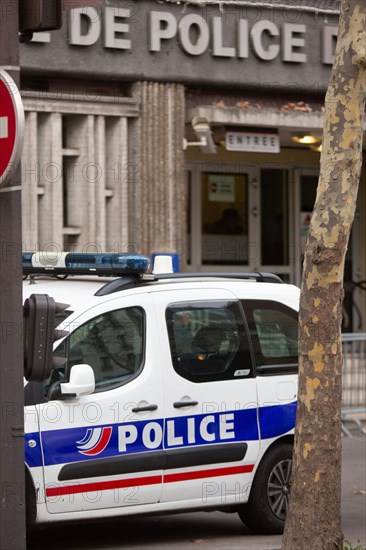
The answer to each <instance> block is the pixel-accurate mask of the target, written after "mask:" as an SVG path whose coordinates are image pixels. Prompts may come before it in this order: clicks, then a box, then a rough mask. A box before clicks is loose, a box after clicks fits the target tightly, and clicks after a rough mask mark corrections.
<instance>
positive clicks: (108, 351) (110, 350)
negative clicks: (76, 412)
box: [49, 307, 145, 391]
mask: <svg viewBox="0 0 366 550" xmlns="http://www.w3.org/2000/svg"><path fill="white" fill-rule="evenodd" d="M144 332H145V315H144V312H143V310H142V309H141V308H139V307H131V308H126V309H119V310H116V311H108V312H106V313H103V314H102V315H99V316H98V317H94V319H91V320H90V321H88V322H87V323H84V324H83V325H81V326H80V327H78V328H77V329H76V330H75V331H74V332H72V333H71V334H70V336H69V337H68V338H66V339H65V340H64V342H63V343H62V344H61V346H60V353H59V355H64V356H65V355H66V357H67V363H66V365H65V367H66V373H68V372H69V371H70V368H71V367H72V366H73V365H76V364H78V363H87V364H88V365H90V366H91V367H92V369H93V371H94V375H95V390H96V391H103V390H107V389H110V388H113V387H116V386H119V385H121V384H124V383H126V382H128V381H129V380H131V379H132V378H134V377H135V376H136V375H137V374H138V373H139V372H140V370H141V369H142V366H143V360H144V345H145V336H144ZM57 352H58V350H56V353H57ZM64 372H65V369H58V376H59V380H61V381H62V379H63V377H64ZM53 374H54V373H53ZM51 378H52V375H51ZM50 382H51V383H52V380H51V381H50ZM49 385H51V384H49Z"/></svg>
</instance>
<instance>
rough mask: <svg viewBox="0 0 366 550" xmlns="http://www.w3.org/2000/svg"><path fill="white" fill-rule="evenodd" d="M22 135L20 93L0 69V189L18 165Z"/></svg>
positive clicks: (22, 113)
mask: <svg viewBox="0 0 366 550" xmlns="http://www.w3.org/2000/svg"><path fill="white" fill-rule="evenodd" d="M23 134H24V110H23V104H22V100H21V97H20V91H19V89H18V87H17V85H16V84H15V82H14V80H13V79H12V78H11V76H10V75H9V74H8V73H7V72H6V71H3V70H1V69H0V187H1V186H2V185H4V184H5V183H6V181H7V180H8V179H9V177H10V176H11V174H12V173H13V171H14V170H15V168H16V167H17V165H18V162H19V160H20V155H21V152H22V144H23Z"/></svg>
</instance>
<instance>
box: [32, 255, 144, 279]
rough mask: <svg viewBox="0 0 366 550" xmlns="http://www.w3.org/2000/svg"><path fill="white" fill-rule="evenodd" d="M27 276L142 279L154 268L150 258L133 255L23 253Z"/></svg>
mask: <svg viewBox="0 0 366 550" xmlns="http://www.w3.org/2000/svg"><path fill="white" fill-rule="evenodd" d="M22 265H23V274H24V275H37V274H41V273H43V274H48V275H98V276H100V277H102V276H119V275H125V274H137V275H142V274H144V273H146V271H147V270H148V269H149V267H150V260H149V258H147V257H146V256H140V255H139V254H129V253H119V254H118V253H117V254H114V253H107V252H106V253H95V254H94V253H83V252H62V253H60V252H23V253H22Z"/></svg>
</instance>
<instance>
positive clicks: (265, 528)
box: [238, 443, 292, 534]
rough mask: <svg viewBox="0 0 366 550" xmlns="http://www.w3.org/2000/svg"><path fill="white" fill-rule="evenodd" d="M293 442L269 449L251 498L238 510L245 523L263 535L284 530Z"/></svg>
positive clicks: (254, 483)
mask: <svg viewBox="0 0 366 550" xmlns="http://www.w3.org/2000/svg"><path fill="white" fill-rule="evenodd" d="M291 469H292V445H291V444H290V443H284V444H282V445H279V446H277V447H275V448H274V449H273V450H270V451H268V453H267V454H266V455H264V457H263V459H262V462H261V463H260V465H259V467H258V470H257V473H256V474H255V477H254V481H253V485H252V488H251V491H250V496H249V500H248V502H247V503H246V504H243V505H241V506H240V509H239V511H238V513H239V517H240V519H241V520H242V522H243V523H244V524H245V525H246V526H247V527H248V528H249V529H250V530H251V531H254V532H256V533H261V534H280V533H283V530H284V527H285V520H286V515H287V510H288V502H289V496H290V489H291Z"/></svg>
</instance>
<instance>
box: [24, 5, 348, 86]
mask: <svg viewBox="0 0 366 550" xmlns="http://www.w3.org/2000/svg"><path fill="white" fill-rule="evenodd" d="M66 17H67V19H68V21H67V22H65V24H64V26H63V28H62V29H61V30H60V31H58V32H55V33H53V34H52V35H51V34H50V33H49V34H48V35H47V34H43V35H42V36H40V35H38V36H37V35H36V36H35V41H34V42H32V43H29V44H26V45H22V46H21V63H22V67H24V68H25V69H26V70H27V71H35V72H38V71H42V72H43V73H47V72H48V73H50V74H51V73H52V74H54V73H56V72H57V73H58V75H61V76H62V75H73V76H76V77H80V78H82V77H83V76H86V77H87V76H90V78H99V79H105V80H109V81H113V80H125V81H135V80H140V79H143V80H147V79H152V80H154V81H159V80H161V81H165V82H169V81H172V82H173V81H174V82H182V83H187V84H193V83H194V84H222V85H225V86H228V85H230V86H231V87H232V86H234V87H235V86H240V87H243V86H248V85H249V87H253V86H254V85H255V86H256V87H258V88H260V87H262V88H264V89H268V87H270V85H271V84H272V87H276V88H277V89H279V88H287V87H288V86H291V88H292V89H293V88H294V86H298V87H300V88H301V90H309V91H313V92H318V91H319V90H325V89H326V88H327V85H328V82H329V76H330V67H331V64H332V56H333V51H334V45H335V39H336V34H337V23H338V21H337V17H336V16H329V18H328V21H327V23H326V24H325V23H324V19H323V18H322V17H316V16H315V14H311V13H307V12H301V10H299V11H298V12H296V11H295V12H294V11H291V12H288V11H286V10H283V9H282V10H281V9H264V8H260V9H259V8H258V7H257V6H255V5H253V7H249V8H248V7H245V8H244V7H241V6H240V2H238V4H237V5H230V6H224V7H223V8H222V10H221V11H220V9H219V6H218V5H210V6H208V5H207V6H195V5H191V4H184V5H179V4H177V3H171V4H168V3H164V4H159V3H151V2H148V1H146V0H141V1H139V2H132V1H131V2H128V3H121V2H117V1H116V0H110V1H109V2H108V4H105V5H103V8H102V9H97V8H95V7H89V8H84V9H75V10H71V11H70V12H67V15H66ZM41 41H42V42H43V43H41Z"/></svg>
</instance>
